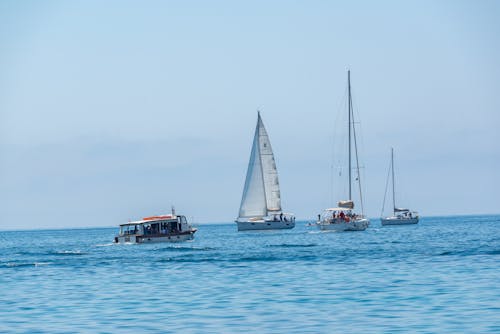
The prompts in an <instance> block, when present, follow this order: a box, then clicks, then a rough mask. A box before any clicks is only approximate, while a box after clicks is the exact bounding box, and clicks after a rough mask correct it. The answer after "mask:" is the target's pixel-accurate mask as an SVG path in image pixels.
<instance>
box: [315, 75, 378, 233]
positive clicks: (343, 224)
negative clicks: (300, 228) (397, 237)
mask: <svg viewBox="0 0 500 334" xmlns="http://www.w3.org/2000/svg"><path fill="white" fill-rule="evenodd" d="M347 87H348V100H347V114H348V119H347V126H348V146H347V151H348V188H349V191H348V198H349V199H348V200H341V201H339V202H338V207H336V208H329V209H326V210H324V212H323V213H322V214H321V215H318V221H317V222H316V226H317V227H318V228H319V229H320V230H329V231H337V232H344V231H364V230H365V229H366V228H367V227H368V226H369V225H370V221H369V219H368V218H366V217H365V216H364V214H363V196H362V191H361V175H360V173H359V159H358V148H357V142H356V129H355V127H354V112H353V108H352V96H351V71H348V72H347ZM353 142H354V153H355V158H356V159H355V162H356V168H355V171H356V181H357V183H358V190H359V199H360V202H361V213H356V212H354V201H353V199H352V198H353V196H352V193H353V191H352V183H353V182H352V170H353V168H352V148H353V147H352V146H353Z"/></svg>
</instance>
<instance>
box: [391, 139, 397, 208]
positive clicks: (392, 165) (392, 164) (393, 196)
mask: <svg viewBox="0 0 500 334" xmlns="http://www.w3.org/2000/svg"><path fill="white" fill-rule="evenodd" d="M391 170H392V207H393V213H394V216H395V215H396V195H395V191H394V188H395V186H394V148H393V147H391Z"/></svg>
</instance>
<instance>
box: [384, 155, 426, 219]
mask: <svg viewBox="0 0 500 334" xmlns="http://www.w3.org/2000/svg"><path fill="white" fill-rule="evenodd" d="M389 170H390V171H391V172H392V208H393V214H392V216H390V217H381V218H380V222H381V223H382V225H411V224H418V213H417V212H415V211H410V210H409V209H402V208H396V192H395V190H394V189H395V185H394V149H393V148H391V166H390V167H389ZM387 181H389V175H387ZM386 185H387V183H386ZM386 195H387V186H386V189H385V194H384V203H383V205H382V214H381V216H382V215H383V212H384V206H385V197H386Z"/></svg>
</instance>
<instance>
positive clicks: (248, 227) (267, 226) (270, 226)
mask: <svg viewBox="0 0 500 334" xmlns="http://www.w3.org/2000/svg"><path fill="white" fill-rule="evenodd" d="M236 224H238V231H253V230H286V229H291V228H294V227H295V222H293V221H287V222H285V221H264V220H261V221H238V222H236Z"/></svg>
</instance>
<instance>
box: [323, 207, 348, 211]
mask: <svg viewBox="0 0 500 334" xmlns="http://www.w3.org/2000/svg"><path fill="white" fill-rule="evenodd" d="M351 210H352V209H350V208H329V209H325V211H351Z"/></svg>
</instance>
